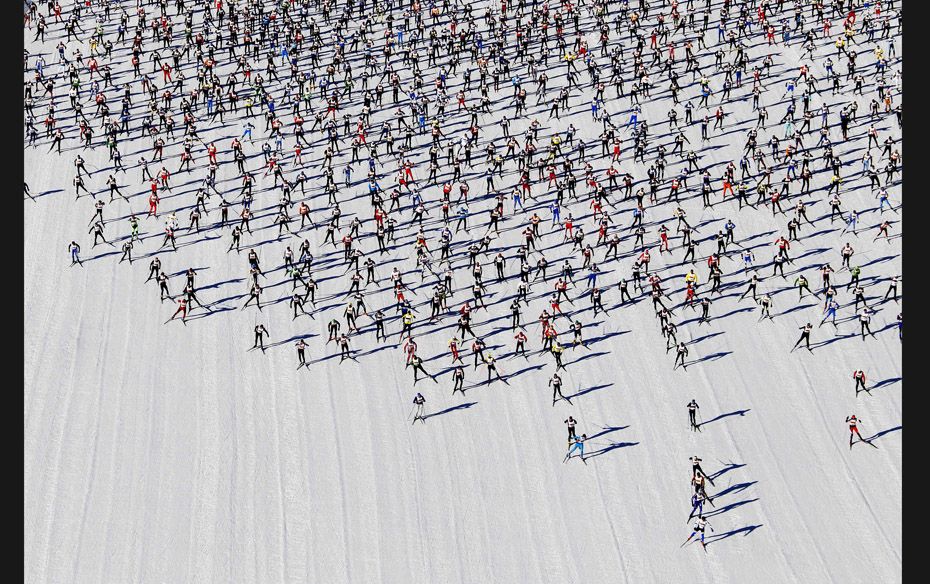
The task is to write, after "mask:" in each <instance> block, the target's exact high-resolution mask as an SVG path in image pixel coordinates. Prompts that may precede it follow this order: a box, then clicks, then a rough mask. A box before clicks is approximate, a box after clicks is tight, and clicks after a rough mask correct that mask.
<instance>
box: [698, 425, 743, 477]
mask: <svg viewBox="0 0 930 584" xmlns="http://www.w3.org/2000/svg"><path fill="white" fill-rule="evenodd" d="M748 411H750V410H736V411H735V412H729V413H726V414H720V415H719V416H717V417H716V418H712V419H710V420H707V421H706V422H701V423H700V424H698V425H699V426H706V425H707V424H710V423H711V422H716V421H717V420H722V419H723V418H729V417H730V416H744V415H746V412H748ZM741 466H742V465H741ZM712 478H715V477H712Z"/></svg>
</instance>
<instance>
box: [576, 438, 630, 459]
mask: <svg viewBox="0 0 930 584" xmlns="http://www.w3.org/2000/svg"><path fill="white" fill-rule="evenodd" d="M637 444H639V442H611V443H610V445H609V446H605V447H604V448H601V449H600V450H595V451H594V452H592V453H591V454H588V455H587V456H585V459H588V458H594V457H595V456H600V455H602V454H607V453H608V452H611V451H613V450H616V449H618V448H626V447H627V446H636V445H637Z"/></svg>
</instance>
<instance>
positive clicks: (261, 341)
mask: <svg viewBox="0 0 930 584" xmlns="http://www.w3.org/2000/svg"><path fill="white" fill-rule="evenodd" d="M267 334H268V329H266V328H265V325H263V324H260V325H257V326H256V327H255V344H253V345H252V348H253V349H254V348H256V347H259V348H260V349H261V350H262V353H264V352H265V335H267Z"/></svg>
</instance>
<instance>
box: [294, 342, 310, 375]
mask: <svg viewBox="0 0 930 584" xmlns="http://www.w3.org/2000/svg"><path fill="white" fill-rule="evenodd" d="M296 347H297V360H298V361H299V362H300V364H299V365H298V366H297V368H298V369H300V368H301V367H308V368H309V367H310V366H309V365H307V359H306V357H305V356H304V349H306V348H307V343H305V342H304V340H303V339H297V343H296Z"/></svg>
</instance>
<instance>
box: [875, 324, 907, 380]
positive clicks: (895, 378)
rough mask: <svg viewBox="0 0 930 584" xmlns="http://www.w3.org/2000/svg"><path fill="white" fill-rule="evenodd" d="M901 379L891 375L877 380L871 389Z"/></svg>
mask: <svg viewBox="0 0 930 584" xmlns="http://www.w3.org/2000/svg"><path fill="white" fill-rule="evenodd" d="M892 326H896V325H892ZM899 381H901V378H900V377H890V378H888V379H883V380H881V381H879V382H877V383H876V384H875V385H873V386H872V387H871V389H878V388H880V387H885V386H886V385H891V384H892V383H897V382H899ZM871 389H870V391H871Z"/></svg>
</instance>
